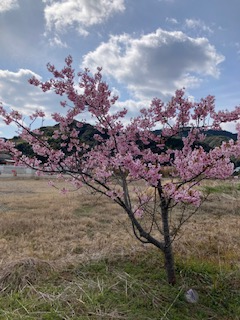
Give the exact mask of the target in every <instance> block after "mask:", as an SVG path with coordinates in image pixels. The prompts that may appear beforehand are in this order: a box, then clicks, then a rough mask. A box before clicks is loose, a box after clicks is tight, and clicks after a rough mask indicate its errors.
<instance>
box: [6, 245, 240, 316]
mask: <svg viewBox="0 0 240 320" xmlns="http://www.w3.org/2000/svg"><path fill="white" fill-rule="evenodd" d="M176 269H177V279H178V281H177V285H176V286H174V287H173V286H170V285H168V283H167V281H166V277H165V270H164V267H163V260H162V256H161V254H160V253H159V252H158V251H156V250H152V251H149V253H147V254H146V253H145V254H143V253H142V254H135V255H131V256H128V257H121V258H116V259H104V260H101V261H97V262H92V263H89V264H82V265H79V266H77V267H72V268H69V269H68V270H63V271H61V272H55V273H54V274H51V276H49V278H47V279H45V280H44V281H38V282H37V283H36V284H34V285H29V286H25V287H24V288H22V289H21V290H16V291H12V292H11V293H9V292H8V293H5V294H4V293H2V294H1V295H0V319H11V320H12V319H13V320H15V319H16V320H17V319H18V320H19V319H42V320H58V319H59V320H60V319H61V320H62V319H76V320H77V319H78V320H81V319H82V320H87V319H127V320H190V319H191V320H200V319H201V320H203V319H216V320H238V319H240V303H239V301H240V294H239V292H240V270H232V269H230V268H229V269H226V270H219V267H218V266H216V265H214V264H211V263H207V262H205V263H202V262H200V261H197V260H188V261H184V259H183V258H180V257H178V258H177V261H176ZM190 288H192V289H194V290H196V291H197V292H198V295H199V300H198V302H197V303H194V304H191V303H189V302H187V301H186V299H185V292H186V291H187V290H188V289H190Z"/></svg>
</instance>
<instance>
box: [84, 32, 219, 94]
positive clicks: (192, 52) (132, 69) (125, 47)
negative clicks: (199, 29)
mask: <svg viewBox="0 0 240 320" xmlns="http://www.w3.org/2000/svg"><path fill="white" fill-rule="evenodd" d="M223 60H224V57H223V56H222V55H221V54H219V53H217V51H216V49H215V48H214V46H213V45H211V44H210V43H209V41H208V39H206V38H191V37H189V36H187V35H186V34H184V33H183V32H180V31H174V32H170V31H165V30H162V29H157V30H156V32H155V33H150V34H147V35H143V36H141V37H140V38H138V39H136V38H132V37H131V36H130V35H128V34H123V35H119V36H111V37H110V39H109V41H108V42H103V43H102V44H101V45H100V46H99V47H98V48H96V50H95V51H92V52H89V53H88V54H87V55H85V56H84V59H83V63H82V66H83V67H85V66H86V67H89V68H90V69H91V70H93V69H95V68H96V67H97V66H101V67H103V73H104V74H106V75H108V76H111V77H113V78H115V79H116V80H117V81H118V82H120V83H122V84H124V85H125V86H126V87H127V88H128V90H129V91H130V92H131V93H132V94H133V96H134V97H135V98H137V99H148V98H153V97H155V96H158V97H160V98H161V97H162V96H168V95H172V94H173V93H174V91H175V90H176V89H179V88H182V87H187V88H191V87H194V86H197V85H199V84H200V83H201V81H202V78H203V77H205V76H211V77H216V78H217V77H218V76H219V74H220V71H219V68H218V65H219V63H221V62H222V61H223Z"/></svg>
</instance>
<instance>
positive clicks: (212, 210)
mask: <svg viewBox="0 0 240 320" xmlns="http://www.w3.org/2000/svg"><path fill="white" fill-rule="evenodd" d="M59 187H60V188H62V187H64V182H60V185H59ZM204 188H205V190H208V191H209V192H210V194H209V197H208V199H207V201H206V202H205V203H204V204H203V206H202V207H201V209H200V210H199V211H198V212H197V213H196V214H195V215H194V216H193V217H192V218H191V219H190V220H189V221H188V223H186V224H185V225H184V226H183V228H182V231H181V232H180V233H179V236H178V239H177V240H176V241H175V243H174V251H175V257H176V269H177V275H178V284H177V285H176V286H174V287H172V286H169V285H168V283H167V281H166V277H165V271H164V266H163V259H162V255H161V253H159V254H158V251H157V250H149V247H148V246H147V245H143V244H141V243H140V242H138V241H137V240H135V238H134V236H133V235H132V232H131V228H130V227H129V223H128V219H127V217H126V215H125V213H124V212H123V211H122V210H121V208H119V207H118V206H116V205H115V204H113V203H112V202H110V201H109V200H108V199H106V198H104V197H99V195H96V194H91V192H90V191H89V190H87V189H85V188H82V189H81V190H78V191H76V192H70V193H67V194H66V195H62V194H61V193H60V192H59V190H57V189H54V188H52V187H50V186H49V185H48V182H47V180H46V179H33V178H32V179H21V178H20V177H15V178H13V177H11V178H4V177H0V320H2V319H3V320H20V319H23V320H33V319H41V320H69V319H72V320H88V319H96V320H98V319H101V320H102V319H104V320H113V319H126V320H136V319H137V320H149V319H151V320H193V319H194V320H203V319H208V320H209V319H212V320H240V307H239V290H240V274H239V270H240V232H239V230H240V191H239V189H240V184H239V183H238V181H237V182H236V180H232V181H224V182H217V181H209V182H208V183H207V184H206V185H205V186H204ZM148 191H149V192H151V190H148ZM179 213H180V212H179V211H175V212H174V213H173V214H172V217H171V219H172V222H173V223H174V218H176V217H177V216H178V215H179ZM150 248H151V247H150ZM189 288H195V289H197V292H198V293H199V302H198V303H196V304H194V305H191V304H189V303H188V302H187V301H186V299H185V298H184V297H185V296H184V294H185V292H186V290H188V289H189Z"/></svg>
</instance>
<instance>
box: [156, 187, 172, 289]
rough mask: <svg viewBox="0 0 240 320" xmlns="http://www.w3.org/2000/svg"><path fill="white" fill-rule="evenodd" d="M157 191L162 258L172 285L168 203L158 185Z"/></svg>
mask: <svg viewBox="0 0 240 320" xmlns="http://www.w3.org/2000/svg"><path fill="white" fill-rule="evenodd" d="M158 193H159V197H160V201H161V215H162V225H163V236H164V250H163V253H164V258H165V269H166V273H167V278H168V283H169V284H171V285H174V284H175V283H176V274H175V264H174V256H173V251H172V241H171V235H170V228H169V204H168V203H167V202H166V199H165V197H164V195H163V192H162V187H161V186H159V187H158Z"/></svg>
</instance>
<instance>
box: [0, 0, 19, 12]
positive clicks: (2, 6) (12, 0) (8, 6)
mask: <svg viewBox="0 0 240 320" xmlns="http://www.w3.org/2000/svg"><path fill="white" fill-rule="evenodd" d="M18 7H19V4H18V0H1V2H0V12H4V11H9V10H13V9H17V8H18Z"/></svg>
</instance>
